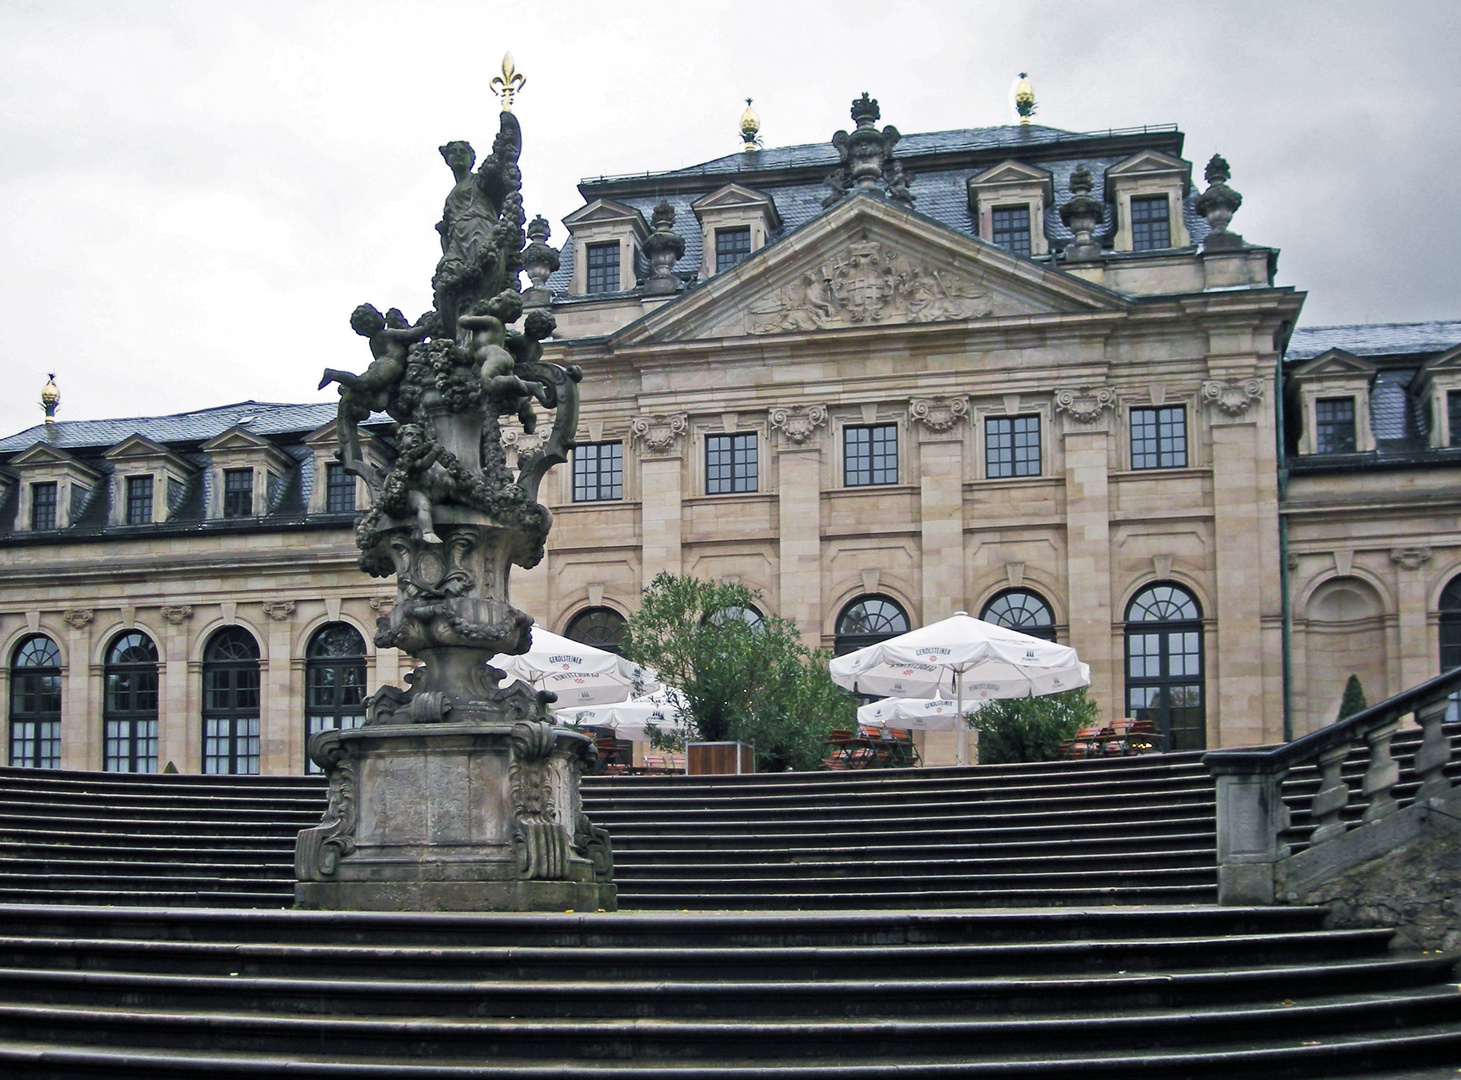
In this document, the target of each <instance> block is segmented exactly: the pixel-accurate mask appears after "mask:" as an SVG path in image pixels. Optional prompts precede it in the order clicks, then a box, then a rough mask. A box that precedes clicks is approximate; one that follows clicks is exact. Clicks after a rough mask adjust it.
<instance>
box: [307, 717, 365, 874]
mask: <svg viewBox="0 0 1461 1080" xmlns="http://www.w3.org/2000/svg"><path fill="white" fill-rule="evenodd" d="M309 753H310V757H311V758H312V759H313V760H314V762H315V764H316V765H318V766H319V767H320V768H321V769H323V770H325V772H326V773H328V774H329V777H330V790H329V795H328V802H327V803H326V806H325V813H324V816H323V817H322V818H321V819H320V823H319V824H318V825H316V826H315V827H314V828H312V829H301V830H300V832H299V839H298V841H297V843H296V844H295V848H294V874H295V878H296V880H299V881H327V880H329V879H331V878H333V877H334V875H335V871H336V870H337V869H338V868H339V865H340V860H341V859H342V858H345V857H346V856H348V855H350V854H352V853H353V852H354V851H355V849H356V839H355V830H356V826H357V823H358V820H359V814H358V790H357V783H356V772H355V763H354V762H353V761H351V760H350V758H349V756H348V755H347V754H346V753H345V752H344V748H343V747H342V746H341V745H340V733H339V732H338V731H322V732H319V733H318V734H316V735H315V736H314V737H313V738H311V739H310V744H309Z"/></svg>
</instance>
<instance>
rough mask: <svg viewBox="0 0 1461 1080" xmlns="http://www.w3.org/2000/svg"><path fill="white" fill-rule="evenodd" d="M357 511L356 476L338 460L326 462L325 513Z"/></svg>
mask: <svg viewBox="0 0 1461 1080" xmlns="http://www.w3.org/2000/svg"><path fill="white" fill-rule="evenodd" d="M354 512H355V477H353V476H351V475H350V474H349V473H347V472H346V471H345V466H343V465H341V464H340V463H339V462H337V461H329V462H326V463H325V513H327V514H349V513H354Z"/></svg>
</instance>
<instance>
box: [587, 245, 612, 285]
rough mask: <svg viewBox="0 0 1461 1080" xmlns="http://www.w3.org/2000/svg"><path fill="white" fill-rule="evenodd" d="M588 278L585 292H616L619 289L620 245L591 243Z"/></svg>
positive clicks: (588, 248)
mask: <svg viewBox="0 0 1461 1080" xmlns="http://www.w3.org/2000/svg"><path fill="white" fill-rule="evenodd" d="M587 251H588V267H587V269H588V279H587V287H586V288H585V290H584V291H585V292H589V293H615V292H618V291H619V245H618V244H617V243H613V244H589V245H588V247H587Z"/></svg>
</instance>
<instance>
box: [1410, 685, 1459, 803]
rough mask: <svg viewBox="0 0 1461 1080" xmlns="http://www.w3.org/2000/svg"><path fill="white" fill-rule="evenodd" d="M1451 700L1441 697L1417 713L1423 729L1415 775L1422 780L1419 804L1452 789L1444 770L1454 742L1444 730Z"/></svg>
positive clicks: (1418, 798) (1416, 718) (1417, 794)
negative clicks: (1442, 728) (1443, 724)
mask: <svg viewBox="0 0 1461 1080" xmlns="http://www.w3.org/2000/svg"><path fill="white" fill-rule="evenodd" d="M1449 705H1450V698H1439V699H1437V700H1435V701H1432V702H1430V703H1429V704H1428V705H1424V706H1422V707H1421V708H1419V709H1417V710H1416V711H1415V722H1416V723H1417V724H1419V725H1420V728H1421V740H1420V749H1419V750H1417V751H1416V752H1415V775H1416V777H1417V778H1418V779H1419V780H1420V790H1419V791H1417V792H1416V793H1415V801H1416V802H1425V801H1427V800H1428V799H1437V798H1440V797H1441V796H1442V795H1444V794H1446V792H1448V791H1450V790H1451V781H1450V780H1448V779H1446V774H1445V772H1444V771H1443V770H1444V769H1445V767H1446V763H1447V762H1448V761H1450V760H1451V741H1450V740H1449V739H1448V738H1446V734H1445V732H1443V731H1442V730H1441V724H1442V723H1444V722H1445V719H1446V710H1447V708H1448V707H1449Z"/></svg>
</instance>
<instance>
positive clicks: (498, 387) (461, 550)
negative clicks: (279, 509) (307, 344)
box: [295, 57, 615, 911]
mask: <svg viewBox="0 0 1461 1080" xmlns="http://www.w3.org/2000/svg"><path fill="white" fill-rule="evenodd" d="M498 83H500V84H502V85H503V86H504V87H505V88H508V89H507V91H506V92H504V93H503V111H502V114H501V121H500V130H499V133H498V135H497V138H496V141H495V142H494V144H493V152H492V155H491V156H490V157H489V158H488V159H487V160H486V161H484V162H483V163H482V165H481V167H480V168H479V169H478V170H477V171H476V172H472V171H471V166H472V164H474V163H475V155H474V154H473V152H472V148H471V147H470V146H469V145H468V144H466V143H462V142H456V143H448V144H447V145H446V146H444V147H442V155H443V157H444V158H446V160H447V163H448V165H449V166H450V167H451V169H452V172H453V175H454V177H455V179H456V184H455V186H454V187H453V189H452V191H451V193H450V195H449V196H448V197H447V202H446V207H445V210H444V211H443V216H442V221H441V223H440V224H439V225H438V226H437V229H438V231H439V232H440V233H441V238H442V258H441V261H440V262H439V263H438V264H437V268H436V274H435V276H434V278H433V281H432V285H433V289H434V293H435V296H436V307H435V308H434V309H433V310H432V311H430V312H427V313H426V314H425V315H423V316H422V317H421V318H420V319H418V320H417V322H416V323H415V324H414V326H413V325H408V324H407V323H406V320H405V319H404V317H402V316H401V315H400V313H399V312H398V311H396V310H395V309H392V310H391V311H390V312H388V313H387V314H386V315H384V316H383V315H381V314H380V313H379V312H378V311H377V310H376V309H375V308H374V307H371V306H370V305H368V304H366V305H361V307H360V308H358V309H356V312H355V315H354V316H352V319H351V324H352V325H353V326H354V327H355V329H356V331H357V332H358V333H360V334H362V335H363V336H365V337H368V338H369V339H370V346H371V354H372V356H373V358H374V362H373V363H372V364H371V366H370V368H369V369H368V370H367V371H366V372H365V373H364V374H362V375H354V374H352V373H349V372H343V371H334V370H330V371H326V372H325V380H324V382H330V381H334V382H337V383H339V384H340V395H341V396H340V423H339V431H340V447H341V448H340V453H339V457H340V459H341V461H342V463H343V465H344V467H345V468H346V469H347V470H349V471H351V472H354V473H356V474H357V475H360V476H363V477H364V478H365V479H366V481H367V482H368V483H369V485H370V488H371V492H372V496H373V497H372V500H371V502H372V505H371V508H370V509H369V510H368V511H367V512H366V513H364V514H363V515H362V516H361V518H360V520H359V522H358V523H357V526H356V537H355V539H356V545H357V547H358V548H359V549H360V553H361V554H360V565H361V569H362V570H364V571H365V572H366V573H368V574H371V575H372V576H375V577H394V578H395V581H396V602H395V604H394V605H392V606H391V608H390V612H389V615H388V616H386V617H385V618H382V619H380V620H379V624H378V629H377V631H376V635H375V642H376V644H377V646H379V647H381V648H397V649H400V650H401V651H402V652H403V653H406V654H407V655H409V656H412V657H415V658H416V659H418V660H419V661H420V666H419V667H417V668H416V669H415V670H414V671H412V672H411V673H410V674H408V675H407V676H406V681H407V683H408V684H409V686H408V688H407V689H400V688H398V687H392V686H386V687H382V688H381V689H380V690H379V691H377V692H376V693H375V694H374V695H373V696H372V697H371V699H370V701H369V703H368V707H367V719H366V722H365V724H364V726H362V727H359V728H356V729H354V730H349V731H324V732H320V733H319V734H317V735H315V736H314V737H313V738H312V739H311V740H310V744H309V754H310V757H311V758H312V759H313V760H314V761H315V762H316V763H317V764H318V765H319V766H320V767H321V768H322V769H324V771H325V773H326V775H327V776H328V778H329V805H328V809H327V810H326V812H325V815H324V818H323V820H322V821H321V822H320V824H319V825H317V826H315V827H314V828H311V829H305V830H302V831H301V832H300V834H299V840H298V843H297V845H296V848H295V875H296V877H297V878H298V883H297V884H296V886H295V898H296V901H297V902H298V903H299V904H300V905H301V906H304V907H318V908H363V909H373V910H393V911H409V910H426V911H434V910H459V911H481V910H499V911H500V910H510V911H528V910H553V911H563V910H565V909H569V908H572V909H575V910H590V911H592V910H595V909H599V908H603V909H609V910H612V909H613V908H614V906H615V890H614V886H613V884H612V877H613V857H612V853H611V850H610V847H609V840H608V834H607V833H605V832H604V831H603V830H602V829H596V828H594V827H593V826H592V825H591V824H590V823H589V821H588V819H587V818H586V817H585V816H584V814H583V811H582V806H581V803H580V799H579V777H580V775H581V773H582V771H583V768H584V766H585V765H586V764H588V763H589V762H590V761H591V760H592V757H593V754H594V747H593V743H592V741H591V740H590V739H588V738H586V737H585V736H583V735H579V734H577V733H575V732H571V731H568V730H566V729H563V728H557V727H554V726H553V724H552V722H551V719H550V714H549V712H548V709H547V705H548V703H549V702H551V701H552V700H553V695H551V694H546V693H539V692H535V691H533V690H531V689H529V688H528V687H526V686H523V685H522V684H515V685H513V686H511V687H503V686H502V685H501V681H502V679H503V678H504V675H503V672H502V671H500V670H499V669H497V668H494V667H491V666H490V665H489V663H488V661H489V659H490V658H491V657H492V656H494V655H496V654H498V653H508V654H514V653H520V652H525V651H526V650H527V649H528V647H529V645H530V635H531V632H532V625H533V620H532V618H531V616H529V615H527V614H526V613H525V612H522V611H519V610H517V609H516V608H515V607H513V606H512V603H511V599H510V596H509V591H508V579H509V573H510V571H511V568H512V566H514V565H517V566H521V567H524V568H530V567H532V566H534V565H536V564H537V563H538V562H539V561H540V560H541V559H542V557H543V548H544V543H545V541H546V539H547V536H548V531H549V529H550V527H551V525H552V515H551V514H550V513H549V512H548V509H547V507H545V506H543V505H542V504H541V503H539V502H538V501H537V491H538V484H539V482H540V481H541V479H542V477H543V474H544V473H545V472H546V471H547V470H548V469H549V468H550V467H551V466H553V465H555V464H557V463H559V462H563V461H566V460H567V456H568V450H569V448H570V447H571V446H572V438H573V432H574V429H575V428H576V426H577V422H578V380H579V378H580V373H579V371H578V369H576V368H562V367H558V366H557V365H553V364H544V363H542V362H541V356H542V344H541V342H542V339H543V338H545V337H547V336H548V335H549V334H551V333H552V331H553V328H554V322H553V317H552V316H551V315H549V314H548V313H547V312H546V311H542V310H535V311H533V312H531V313H530V314H529V315H528V317H527V319H526V320H525V321H524V326H523V329H522V331H520V332H519V331H515V330H511V329H509V326H510V325H511V324H513V323H515V322H516V321H517V320H518V319H519V318H520V317H521V315H522V308H523V304H522V297H521V296H520V295H519V293H518V291H517V284H518V280H517V275H518V270H519V268H520V267H521V266H522V257H521V252H522V248H523V241H524V238H523V233H522V224H523V213H522V200H521V196H520V189H521V176H520V174H519V173H518V170H517V157H518V152H519V150H520V147H521V133H520V131H519V129H518V125H517V121H516V119H515V118H514V117H513V115H512V113H511V112H510V111H509V108H510V103H511V91H515V90H517V89H520V88H521V85H522V79H521V76H519V75H517V74H516V73H515V72H514V71H513V70H512V67H511V58H510V57H509V58H507V59H505V60H504V62H503V78H502V79H499V80H495V82H494V85H496V84H498ZM324 382H322V383H321V385H324ZM536 407H542V408H544V409H546V410H549V411H550V412H551V413H552V414H553V424H552V429H551V431H550V433H549V435H548V437H547V439H546V440H544V443H543V446H542V447H541V449H539V450H537V451H536V452H535V453H532V454H529V455H525V456H520V457H519V459H518V463H517V464H518V468H517V472H516V475H514V473H513V471H512V470H511V469H509V467H508V465H507V462H506V455H505V453H504V451H503V443H502V433H503V425H504V423H506V424H508V425H511V426H520V427H521V429H522V431H523V432H525V433H529V434H531V433H532V432H533V431H534V430H535V428H536V426H537V423H538V416H537V411H536ZM380 410H384V411H386V412H388V413H389V414H390V416H391V417H392V418H393V419H394V420H395V421H396V429H395V432H394V440H393V441H394V451H395V457H394V459H393V460H392V461H391V463H390V464H389V466H388V467H387V468H384V469H382V468H379V467H376V466H373V465H371V464H369V463H368V462H367V461H366V460H365V459H364V458H363V457H362V456H361V455H360V453H359V450H358V440H357V439H356V438H355V424H356V423H357V422H359V421H361V420H364V419H365V418H366V417H368V416H369V415H370V414H371V412H372V411H380Z"/></svg>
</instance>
